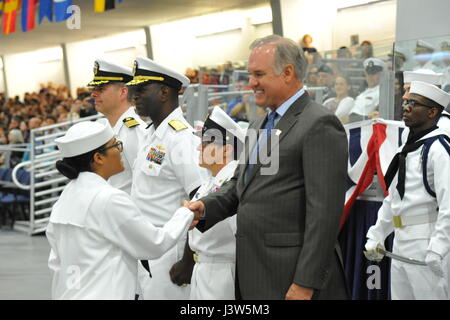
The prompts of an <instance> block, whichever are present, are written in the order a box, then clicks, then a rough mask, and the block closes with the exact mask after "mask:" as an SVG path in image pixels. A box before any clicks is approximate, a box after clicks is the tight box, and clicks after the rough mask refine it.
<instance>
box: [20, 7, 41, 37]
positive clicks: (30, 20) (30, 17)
mask: <svg viewBox="0 0 450 320" xmlns="http://www.w3.org/2000/svg"><path fill="white" fill-rule="evenodd" d="M37 1H38V0H22V31H23V32H27V31H30V30H33V29H34V10H35V9H36V4H37Z"/></svg>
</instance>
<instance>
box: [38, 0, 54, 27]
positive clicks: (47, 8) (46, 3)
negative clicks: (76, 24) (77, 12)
mask: <svg viewBox="0 0 450 320" xmlns="http://www.w3.org/2000/svg"><path fill="white" fill-rule="evenodd" d="M44 18H47V19H48V20H49V21H53V0H40V1H39V23H42V20H44Z"/></svg>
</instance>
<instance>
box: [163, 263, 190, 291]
mask: <svg viewBox="0 0 450 320" xmlns="http://www.w3.org/2000/svg"><path fill="white" fill-rule="evenodd" d="M194 265H195V263H194V262H193V261H192V262H191V261H184V260H180V261H178V262H177V263H175V264H174V265H173V266H172V268H170V271H169V275H170V280H172V282H173V283H175V284H176V285H178V286H182V287H184V286H186V285H188V284H190V283H191V277H192V271H193V270H194Z"/></svg>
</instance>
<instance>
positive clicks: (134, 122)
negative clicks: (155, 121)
mask: <svg viewBox="0 0 450 320" xmlns="http://www.w3.org/2000/svg"><path fill="white" fill-rule="evenodd" d="M123 123H125V125H126V126H127V127H128V128H133V127H135V126H138V125H139V122H137V120H136V119H134V118H133V117H127V118H125V119H123Z"/></svg>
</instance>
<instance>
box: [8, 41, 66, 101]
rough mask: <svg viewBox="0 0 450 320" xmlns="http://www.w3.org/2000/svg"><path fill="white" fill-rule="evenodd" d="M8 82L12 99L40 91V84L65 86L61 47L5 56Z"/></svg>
mask: <svg viewBox="0 0 450 320" xmlns="http://www.w3.org/2000/svg"><path fill="white" fill-rule="evenodd" d="M4 64H5V65H6V66H7V67H6V81H7V85H8V93H9V96H10V97H13V96H16V95H19V96H22V95H23V94H24V93H25V92H32V91H38V90H39V84H40V83H42V82H44V83H47V82H49V81H51V82H53V83H54V84H56V85H60V84H65V78H64V66H63V61H62V50H61V48H60V47H56V48H49V49H43V50H37V51H33V52H25V53H20V54H12V55H5V56H4Z"/></svg>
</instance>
